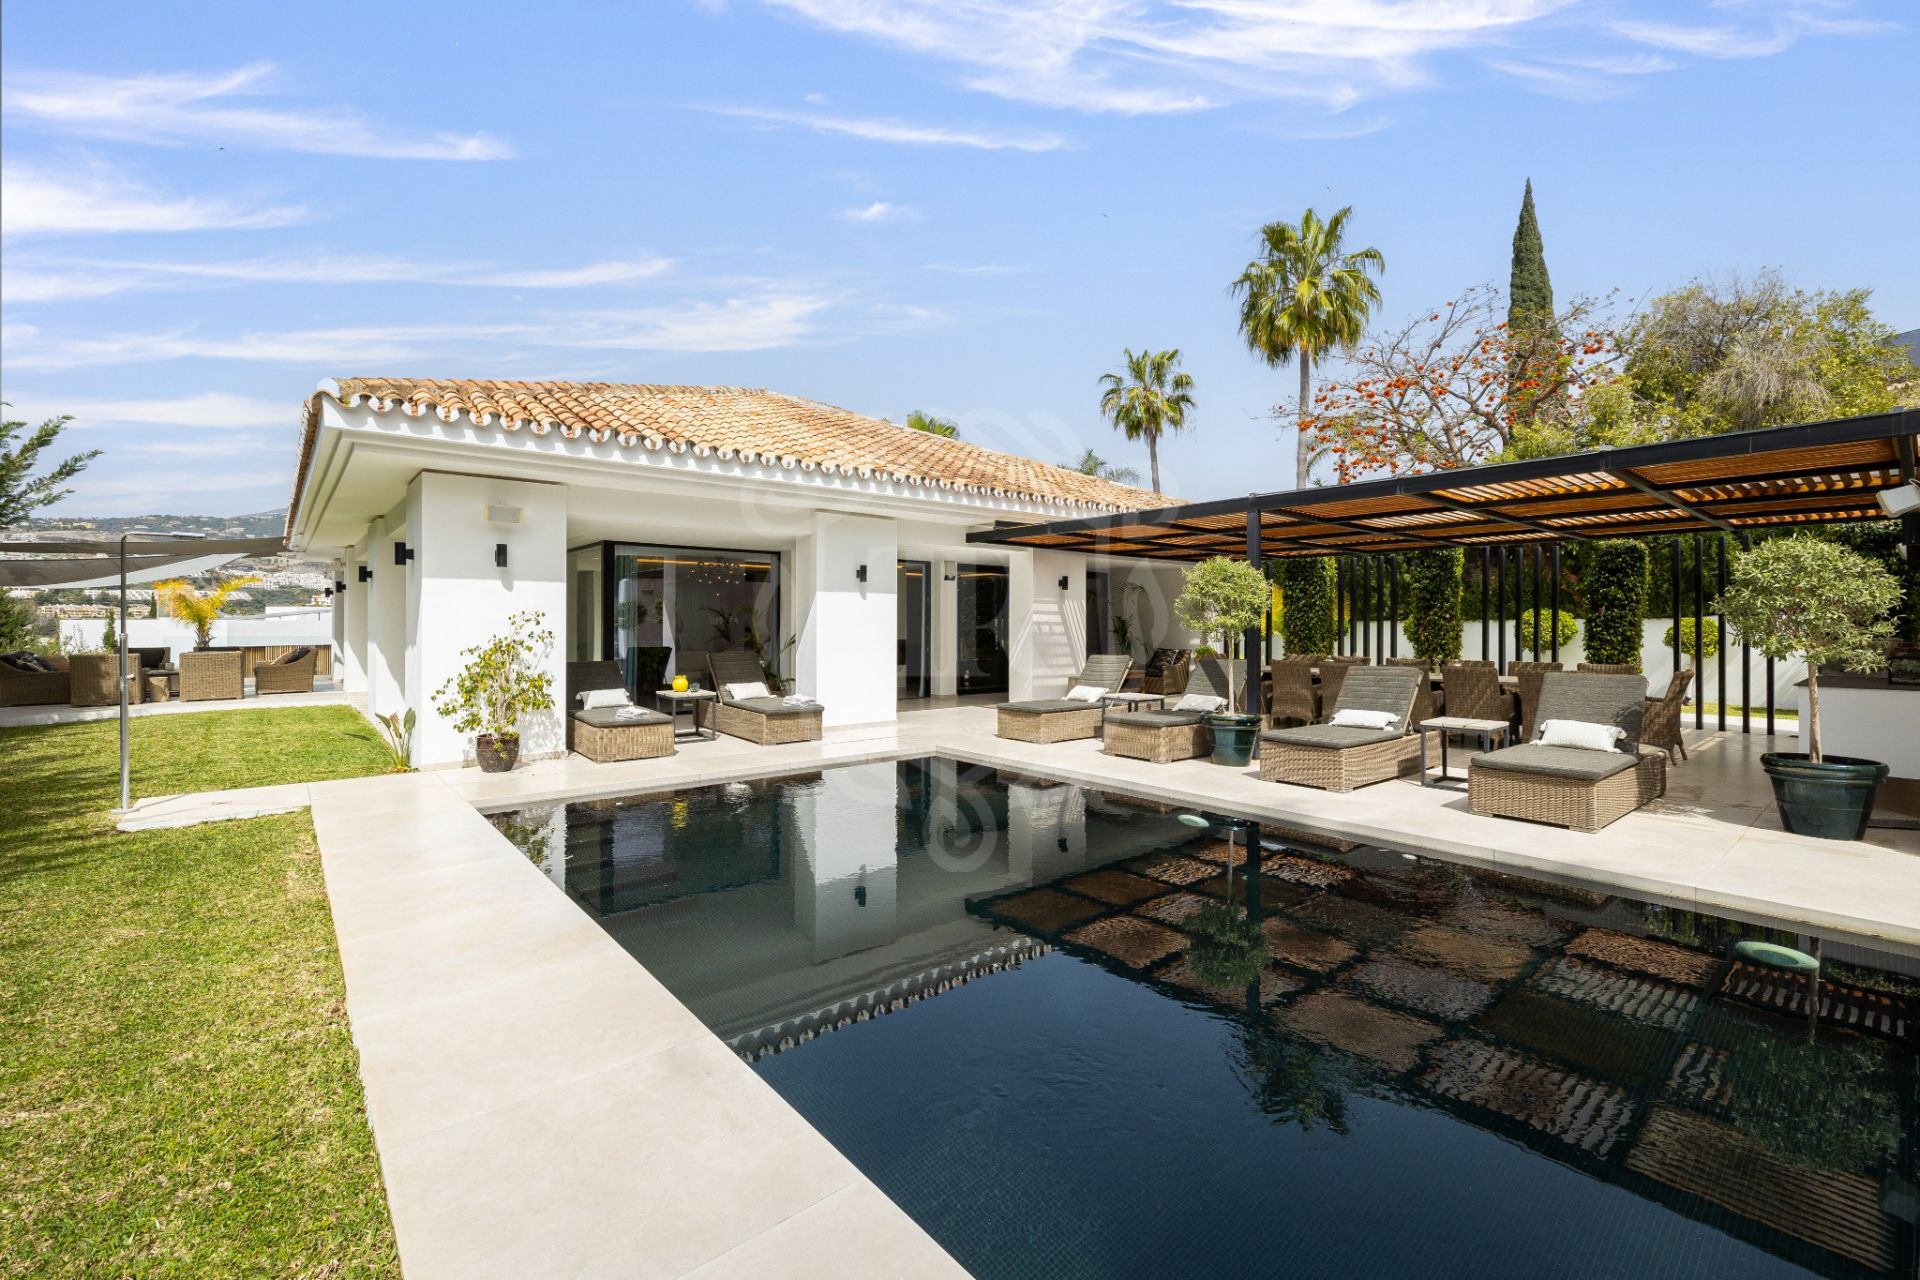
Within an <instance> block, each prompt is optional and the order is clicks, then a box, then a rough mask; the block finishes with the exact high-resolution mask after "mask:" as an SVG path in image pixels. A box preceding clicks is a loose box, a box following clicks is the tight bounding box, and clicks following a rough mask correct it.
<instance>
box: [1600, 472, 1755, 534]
mask: <svg viewBox="0 0 1920 1280" xmlns="http://www.w3.org/2000/svg"><path fill="white" fill-rule="evenodd" d="M1607 474H1608V475H1610V476H1612V477H1613V478H1614V479H1615V480H1618V481H1619V482H1620V483H1622V484H1624V485H1628V486H1631V487H1632V488H1635V489H1638V490H1639V491H1640V492H1641V493H1644V494H1646V495H1647V496H1648V497H1649V498H1657V499H1658V500H1659V501H1660V502H1661V503H1662V504H1663V505H1665V506H1669V507H1672V508H1673V509H1674V510H1675V511H1684V512H1686V514H1688V515H1690V516H1692V517H1693V518H1694V519H1695V520H1700V521H1703V522H1705V523H1707V524H1710V525H1712V526H1713V527H1714V528H1716V529H1720V530H1723V531H1724V532H1727V533H1738V532H1740V530H1739V529H1737V528H1735V527H1734V526H1733V525H1730V524H1728V523H1727V522H1726V521H1725V520H1722V519H1721V518H1720V517H1718V516H1716V515H1713V514H1711V513H1709V512H1706V511H1702V510H1701V509H1700V508H1699V507H1696V506H1695V505H1693V504H1692V503H1691V502H1687V501H1685V500H1684V499H1681V498H1678V497H1675V496H1674V495H1673V494H1671V493H1669V492H1667V491H1666V490H1665V489H1662V488H1660V486H1658V485H1656V484H1654V483H1653V482H1651V481H1649V480H1643V479H1641V478H1640V477H1639V476H1638V475H1636V474H1635V473H1634V471H1633V470H1632V469H1631V468H1629V467H1622V468H1620V469H1619V470H1617V471H1615V470H1609V471H1608V472H1607Z"/></svg>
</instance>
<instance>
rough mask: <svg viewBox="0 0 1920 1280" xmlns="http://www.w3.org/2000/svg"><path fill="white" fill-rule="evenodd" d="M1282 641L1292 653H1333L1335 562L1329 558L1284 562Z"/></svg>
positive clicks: (1281, 582) (1281, 566)
mask: <svg viewBox="0 0 1920 1280" xmlns="http://www.w3.org/2000/svg"><path fill="white" fill-rule="evenodd" d="M1279 578H1280V598H1281V601H1282V602H1283V605H1284V610H1283V612H1282V613H1281V615H1280V640H1281V643H1282V644H1284V645H1285V646H1286V651H1287V652H1288V653H1332V652H1333V561H1332V560H1331V559H1330V558H1328V557H1325V556H1314V557H1299V558H1295V559H1289V560H1283V561H1281V562H1280V570H1279Z"/></svg>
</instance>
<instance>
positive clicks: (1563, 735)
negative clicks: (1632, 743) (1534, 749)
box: [1538, 720, 1627, 751]
mask: <svg viewBox="0 0 1920 1280" xmlns="http://www.w3.org/2000/svg"><path fill="white" fill-rule="evenodd" d="M1626 736H1627V731H1626V730H1625V729H1622V728H1620V727H1619V726H1617V725H1611V724H1589V723H1587V722H1586V721H1584V720H1548V721H1547V722H1546V723H1544V724H1542V725H1541V726H1540V737H1539V739H1538V741H1539V743H1540V745H1541V746H1543V747H1576V748H1578V749H1579V750H1581V751H1618V750H1620V748H1619V746H1618V745H1617V744H1618V743H1619V741H1620V739H1622V738H1624V737H1626Z"/></svg>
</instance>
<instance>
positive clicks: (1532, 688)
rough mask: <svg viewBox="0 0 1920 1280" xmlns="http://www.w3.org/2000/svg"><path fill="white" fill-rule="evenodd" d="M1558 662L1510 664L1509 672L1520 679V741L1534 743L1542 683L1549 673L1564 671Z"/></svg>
mask: <svg viewBox="0 0 1920 1280" xmlns="http://www.w3.org/2000/svg"><path fill="white" fill-rule="evenodd" d="M1565 669H1566V668H1564V667H1562V666H1561V665H1560V664H1559V663H1557V662H1510V663H1508V664H1507V672H1508V674H1510V675H1515V676H1518V677H1519V678H1520V688H1519V690H1518V694H1517V696H1518V699H1519V702H1520V707H1519V712H1520V741H1522V742H1532V741H1533V730H1534V723H1535V720H1534V713H1535V712H1536V711H1538V710H1539V709H1540V681H1541V678H1542V677H1544V676H1545V675H1546V674H1547V672H1549V671H1564V670H1565Z"/></svg>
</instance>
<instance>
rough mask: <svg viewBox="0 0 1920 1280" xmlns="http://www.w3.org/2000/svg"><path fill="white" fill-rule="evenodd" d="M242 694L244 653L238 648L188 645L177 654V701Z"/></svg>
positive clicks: (201, 699) (244, 677) (245, 667)
mask: <svg viewBox="0 0 1920 1280" xmlns="http://www.w3.org/2000/svg"><path fill="white" fill-rule="evenodd" d="M246 696H247V666H246V655H245V654H244V653H242V652H241V651H240V650H238V649H191V650H188V651H187V652H186V653H183V654H181V655H180V701H182V702H206V701H210V700H213V699H219V698H232V699H239V698H244V697H246Z"/></svg>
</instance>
